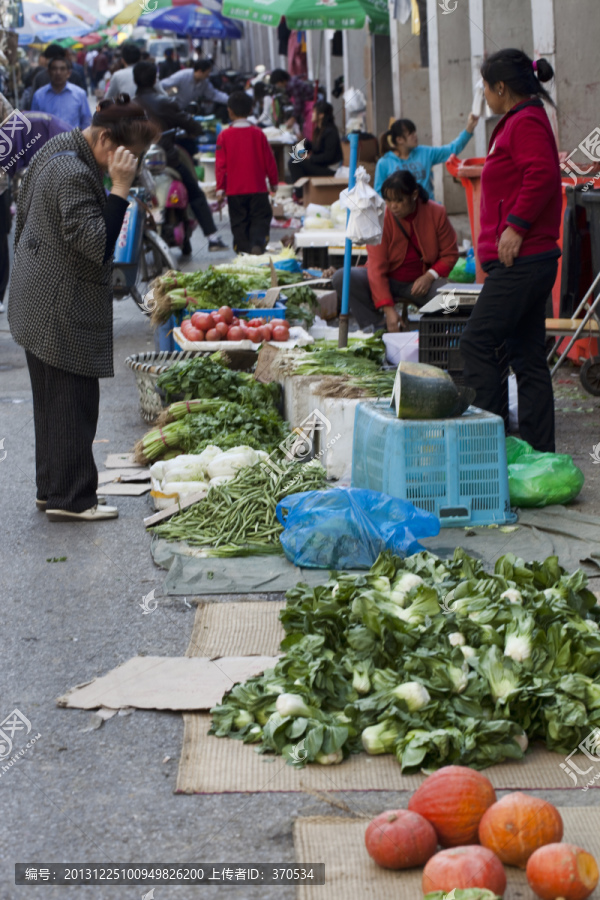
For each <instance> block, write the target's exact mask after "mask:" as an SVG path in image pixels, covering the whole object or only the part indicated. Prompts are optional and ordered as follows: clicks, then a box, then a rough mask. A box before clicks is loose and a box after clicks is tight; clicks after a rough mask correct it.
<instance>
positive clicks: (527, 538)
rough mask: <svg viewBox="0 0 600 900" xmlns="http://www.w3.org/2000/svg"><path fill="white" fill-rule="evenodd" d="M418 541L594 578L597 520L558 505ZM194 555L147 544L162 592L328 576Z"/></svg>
mask: <svg viewBox="0 0 600 900" xmlns="http://www.w3.org/2000/svg"><path fill="white" fill-rule="evenodd" d="M422 543H423V545H424V546H425V547H426V548H427V549H428V550H430V551H431V552H432V553H436V554H437V555H438V556H440V557H442V558H447V557H450V556H452V554H453V553H454V550H455V548H456V547H463V548H464V549H465V550H466V552H467V553H469V554H471V556H475V557H477V558H478V559H481V560H483V562H484V563H485V565H486V566H488V567H489V568H492V567H493V565H494V563H495V561H496V560H497V559H498V557H499V556H502V555H503V554H504V553H514V554H515V555H516V556H521V557H523V558H524V559H525V560H534V559H538V560H542V559H545V558H546V557H547V556H551V555H553V554H557V555H558V557H559V560H560V564H561V565H562V566H564V568H565V569H567V570H569V571H573V570H574V569H577V568H579V567H580V566H583V568H584V569H585V570H586V571H587V572H588V573H589V574H590V575H596V576H598V575H599V569H600V518H598V517H597V516H587V515H584V514H582V513H578V512H576V511H575V510H570V509H566V508H565V507H563V506H551V507H549V508H548V509H528V510H522V511H521V512H520V514H519V528H518V529H517V531H514V532H511V533H510V534H505V533H504V532H502V531H500V529H498V528H485V527H483V528H477V529H476V530H475V534H473V535H471V536H467V535H466V534H465V531H464V529H462V528H442V530H441V532H440V534H439V535H437V536H436V537H434V538H427V539H426V540H424V541H422ZM199 552H200V551H199V549H198V548H195V547H190V546H189V545H188V544H186V543H185V542H183V541H179V542H173V543H169V542H168V541H165V540H164V539H160V538H155V539H154V540H153V542H152V555H153V557H154V562H155V563H156V565H157V566H160V567H161V568H163V569H168V574H167V576H166V578H165V581H164V584H163V591H164V593H165V594H185V595H186V596H192V595H194V594H196V595H198V594H227V593H230V594H248V593H261V592H265V591H287V590H288V589H289V588H291V587H294V585H295V584H297V583H298V582H299V581H302V582H305V583H306V584H309V585H311V586H315V585H318V584H323V583H324V582H325V581H327V579H328V577H329V573H328V572H327V571H326V570H324V569H298V568H296V566H293V565H292V563H290V562H288V561H287V560H286V559H285V557H283V556H266V557H265V556H259V557H252V556H249V557H244V558H243V559H239V558H234V559H203V558H201V557H200V556H199V555H198V554H199Z"/></svg>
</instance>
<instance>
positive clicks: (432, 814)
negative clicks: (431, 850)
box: [408, 766, 496, 847]
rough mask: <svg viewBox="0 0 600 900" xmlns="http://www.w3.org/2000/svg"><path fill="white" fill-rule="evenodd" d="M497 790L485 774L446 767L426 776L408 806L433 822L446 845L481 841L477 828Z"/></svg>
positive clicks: (456, 767)
mask: <svg viewBox="0 0 600 900" xmlns="http://www.w3.org/2000/svg"><path fill="white" fill-rule="evenodd" d="M495 802H496V792H495V791H494V788H493V787H492V784H491V782H490V781H488V779H487V778H486V777H485V775H482V774H481V773H480V772H476V771H475V770H474V769H469V768H467V767H466V766H446V767H445V768H443V769H439V770H438V771H437V772H434V773H433V775H430V776H429V777H428V778H426V779H425V781H424V782H423V784H422V785H421V786H420V787H419V788H418V789H417V790H416V791H415V793H414V794H413V795H412V797H411V798H410V801H409V804H408V808H409V809H410V810H411V811H412V812H416V813H419V815H421V816H423V817H424V818H425V819H427V821H428V822H431V824H432V825H433V827H434V828H435V830H436V832H437V836H438V840H439V842H440V844H441V845H442V847H459V846H464V845H465V844H477V843H478V836H477V829H478V827H479V822H480V821H481V817H482V816H483V814H484V812H485V811H486V809H487V808H488V807H489V806H491V805H492V803H495Z"/></svg>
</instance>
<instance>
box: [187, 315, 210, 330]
mask: <svg viewBox="0 0 600 900" xmlns="http://www.w3.org/2000/svg"><path fill="white" fill-rule="evenodd" d="M192 325H193V326H194V328H199V329H200V330H201V331H208V329H209V328H214V327H215V323H214V320H213V317H212V316H211V315H210V313H201V312H195V313H194V315H193V316H192Z"/></svg>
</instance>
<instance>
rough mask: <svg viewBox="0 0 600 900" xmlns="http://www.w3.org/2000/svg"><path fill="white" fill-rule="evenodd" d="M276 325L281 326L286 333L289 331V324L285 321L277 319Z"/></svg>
mask: <svg viewBox="0 0 600 900" xmlns="http://www.w3.org/2000/svg"><path fill="white" fill-rule="evenodd" d="M277 324H278V325H283V327H284V328H287V330H288V331H289V330H290V323H289V322H288V320H287V319H277Z"/></svg>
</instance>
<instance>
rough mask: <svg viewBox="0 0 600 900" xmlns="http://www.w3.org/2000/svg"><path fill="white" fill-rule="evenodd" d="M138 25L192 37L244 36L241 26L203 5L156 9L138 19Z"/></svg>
mask: <svg viewBox="0 0 600 900" xmlns="http://www.w3.org/2000/svg"><path fill="white" fill-rule="evenodd" d="M138 25H146V26H147V27H148V28H154V29H155V30H157V31H158V30H160V31H174V32H175V33H176V34H185V35H187V36H188V37H192V38H204V39H207V40H208V39H210V38H214V39H218V40H224V39H234V40H235V39H237V38H241V37H242V30H241V28H240V27H239V26H238V25H236V24H235V22H229V21H228V20H227V19H224V18H223V16H221V15H219V14H218V13H216V12H210V10H208V9H204V7H202V6H196V5H194V4H187V5H186V6H172V7H170V8H169V9H156V10H155V11H154V12H150V13H145V14H144V15H143V16H140V18H139V19H138Z"/></svg>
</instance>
